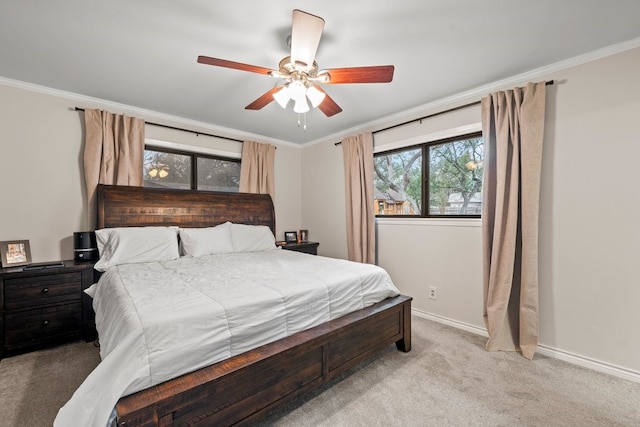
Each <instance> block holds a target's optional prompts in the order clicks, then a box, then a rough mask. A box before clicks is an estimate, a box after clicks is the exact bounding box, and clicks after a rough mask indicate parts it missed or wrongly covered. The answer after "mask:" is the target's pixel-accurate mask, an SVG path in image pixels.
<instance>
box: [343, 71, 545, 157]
mask: <svg viewBox="0 0 640 427" xmlns="http://www.w3.org/2000/svg"><path fill="white" fill-rule="evenodd" d="M552 84H554V81H553V80H548V81H546V82H545V85H546V86H550V85H552ZM481 102H482V101H475V102H470V103H469V104H464V105H459V106H457V107H453V108H449V109H448V110H443V111H438V112H437V113H433V114H429V115H427V116H424V117H420V118H418V119H411V120H409V121H406V122H403V123H398V124H397V125H393V126H389V127H386V128H383V129H378V130H376V131H373V132H371V133H372V134H373V135H375V134H376V133H378V132H383V131H385V130H389V129H393V128H397V127H400V126H404V125H408V124H409V123H413V122H421V121H423V120H425V119H430V118H432V117H435V116H440V115H442V114H446V113H451V112H453V111H457V110H462V109H463V108H468V107H473V106H474V105H480V103H481ZM340 144H342V141H339V142H336V143H335V144H333V145H340Z"/></svg>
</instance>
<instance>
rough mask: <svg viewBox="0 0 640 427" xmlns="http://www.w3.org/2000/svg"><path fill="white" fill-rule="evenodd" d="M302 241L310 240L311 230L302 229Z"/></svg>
mask: <svg viewBox="0 0 640 427" xmlns="http://www.w3.org/2000/svg"><path fill="white" fill-rule="evenodd" d="M300 241H301V242H308V241H309V230H300Z"/></svg>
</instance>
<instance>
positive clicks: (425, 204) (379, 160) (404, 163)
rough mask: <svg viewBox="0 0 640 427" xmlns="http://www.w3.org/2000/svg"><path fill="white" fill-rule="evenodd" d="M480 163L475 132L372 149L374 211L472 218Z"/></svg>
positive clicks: (478, 204) (478, 202)
mask: <svg viewBox="0 0 640 427" xmlns="http://www.w3.org/2000/svg"><path fill="white" fill-rule="evenodd" d="M483 163H484V147H483V141H482V136H481V134H479V133H477V134H472V135H465V136H461V137H457V138H452V139H447V140H442V141H434V142H430V143H426V144H422V145H419V146H414V147H409V148H405V149H401V150H394V151H389V152H384V153H377V154H376V155H375V157H374V170H375V176H374V185H375V210H376V215H393V216H420V217H478V216H480V214H481V212H482V174H483ZM423 183H424V185H423Z"/></svg>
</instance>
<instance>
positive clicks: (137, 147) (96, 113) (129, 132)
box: [84, 109, 145, 225]
mask: <svg viewBox="0 0 640 427" xmlns="http://www.w3.org/2000/svg"><path fill="white" fill-rule="evenodd" d="M84 124H85V146H84V176H85V183H86V185H87V207H88V209H87V211H88V212H87V213H88V215H89V224H91V225H93V223H94V221H95V217H96V215H95V210H96V202H95V193H96V188H97V186H98V184H114V185H131V186H138V187H140V186H142V184H143V175H142V174H143V169H144V166H143V163H144V137H145V129H144V124H145V122H144V120H142V119H138V118H135V117H127V116H124V115H119V114H113V113H110V112H108V111H102V110H91V109H87V110H85V111H84Z"/></svg>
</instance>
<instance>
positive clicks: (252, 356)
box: [97, 185, 411, 427]
mask: <svg viewBox="0 0 640 427" xmlns="http://www.w3.org/2000/svg"><path fill="white" fill-rule="evenodd" d="M97 197H98V228H105V227H129V226H153V225H156V226H158V225H177V226H182V227H209V226H214V225H218V224H221V223H223V222H225V221H231V222H236V223H244V224H253V225H267V226H269V227H270V228H271V230H272V231H274V233H275V213H274V208H273V203H272V201H271V197H270V196H268V195H258V194H246V193H221V192H205V191H187V190H170V189H158V188H142V187H125V186H107V185H100V186H98V190H97ZM310 256H311V255H310ZM393 343H395V344H396V347H397V348H398V349H399V350H401V351H404V352H408V351H410V350H411V298H410V297H407V296H402V295H401V296H397V297H394V298H388V299H386V300H384V301H382V302H380V303H378V304H375V305H373V306H371V307H367V308H365V309H362V310H359V311H356V312H353V313H350V314H348V315H346V316H343V317H340V318H338V319H335V320H332V321H330V322H327V323H324V324H321V325H319V326H316V327H314V328H311V329H308V330H306V331H302V332H299V333H297V334H295V335H292V336H289V337H287V338H284V339H281V340H278V341H275V342H273V343H270V344H267V345H263V346H261V347H258V348H256V349H254V350H251V351H248V352H246V353H243V354H240V355H237V356H234V357H231V358H229V359H227V360H224V361H221V362H218V363H215V364H213V365H211V366H208V367H205V368H203V369H200V370H197V371H195V372H192V373H189V374H186V375H182V376H180V377H177V378H174V379H172V380H169V381H166V382H164V383H162V384H159V385H156V386H154V387H151V388H148V389H145V390H142V391H140V392H137V393H134V394H132V395H129V396H126V397H123V398H121V399H120V400H119V402H118V404H117V405H116V409H117V413H118V420H117V423H118V425H120V426H163V427H164V426H178V425H179V426H211V425H215V426H224V425H250V424H252V423H255V422H256V421H257V420H258V419H260V418H263V417H265V416H267V415H269V414H270V413H272V412H273V411H274V410H275V409H277V408H278V407H279V406H280V405H282V404H284V403H286V402H287V401H290V400H291V399H293V398H295V397H297V396H299V395H302V394H304V393H307V392H309V391H311V390H313V389H315V388H317V387H319V386H321V385H322V384H325V383H326V382H328V381H330V380H331V379H332V378H334V377H336V376H337V375H339V374H341V373H343V372H345V371H346V370H348V369H350V368H352V367H354V366H356V365H358V364H359V363H361V362H362V361H364V360H365V359H367V358H368V357H371V356H372V355H374V354H376V353H377V352H379V351H381V350H383V349H385V348H387V347H388V346H389V345H391V344H393Z"/></svg>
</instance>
